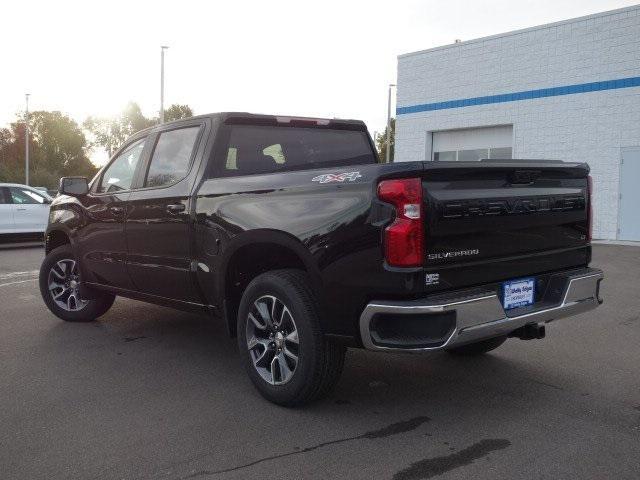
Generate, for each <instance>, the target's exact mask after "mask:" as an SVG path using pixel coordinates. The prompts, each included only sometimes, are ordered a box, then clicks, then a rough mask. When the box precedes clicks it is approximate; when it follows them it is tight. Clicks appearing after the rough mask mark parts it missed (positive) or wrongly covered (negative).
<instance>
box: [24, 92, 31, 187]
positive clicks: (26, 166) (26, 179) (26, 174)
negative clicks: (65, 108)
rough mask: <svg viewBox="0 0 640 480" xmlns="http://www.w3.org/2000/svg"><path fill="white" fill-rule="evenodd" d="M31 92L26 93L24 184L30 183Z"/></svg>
mask: <svg viewBox="0 0 640 480" xmlns="http://www.w3.org/2000/svg"><path fill="white" fill-rule="evenodd" d="M29 95H30V94H29V93H25V94H24V98H25V100H26V108H25V111H24V184H25V185H29Z"/></svg>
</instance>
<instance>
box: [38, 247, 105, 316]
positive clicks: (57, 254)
mask: <svg viewBox="0 0 640 480" xmlns="http://www.w3.org/2000/svg"><path fill="white" fill-rule="evenodd" d="M39 280H40V295H42V299H43V300H44V303H45V304H46V305H47V307H48V308H49V310H50V311H51V313H53V314H54V315H55V316H57V317H58V318H61V319H62V320H64V321H65V322H91V321H93V320H95V319H96V318H98V317H99V316H101V315H103V314H104V313H106V311H107V310H109V308H111V305H113V301H114V300H115V296H114V295H112V294H109V293H101V292H100V293H97V297H96V298H93V299H90V300H83V299H81V298H80V297H79V296H78V293H77V285H78V283H79V282H80V281H81V279H80V274H79V272H78V271H77V263H76V258H75V255H74V253H73V249H72V248H71V245H68V244H67V245H62V246H60V247H58V248H54V249H53V250H52V251H51V252H49V254H48V255H47V256H46V257H45V259H44V261H43V262H42V266H41V267H40V279H39ZM54 284H55V285H56V286H54V287H52V288H50V286H51V285H54ZM54 296H56V297H57V298H55V299H54ZM71 297H73V299H72V298H71ZM64 305H66V307H65V306H64Z"/></svg>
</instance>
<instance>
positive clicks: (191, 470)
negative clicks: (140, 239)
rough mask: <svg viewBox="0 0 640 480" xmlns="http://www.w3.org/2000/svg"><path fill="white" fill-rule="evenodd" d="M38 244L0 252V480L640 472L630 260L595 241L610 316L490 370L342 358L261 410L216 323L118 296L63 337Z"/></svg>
mask: <svg viewBox="0 0 640 480" xmlns="http://www.w3.org/2000/svg"><path fill="white" fill-rule="evenodd" d="M42 256H43V252H42V250H41V249H40V248H31V249H10V250H5V249H3V250H0V389H1V395H0V403H1V406H0V472H1V473H0V477H1V478H3V479H14V478H16V479H39V478H43V479H45V478H46V479H51V478H82V479H84V478H98V479H103V478H104V479H112V478H126V479H129V478H132V479H137V478H143V479H147V478H148V479H151V478H154V479H156V478H158V479H186V478H194V479H208V478H216V479H218V478H219V479H246V478H261V479H264V478H277V479H281V478H282V479H298V478H323V479H324V478H349V479H350V480H353V479H360V478H362V479H365V478H366V479H369V478H382V479H396V480H413V479H424V478H442V479H453V478H475V479H484V478H487V479H516V478H527V479H530V478H539V479H542V478H548V479H558V478H562V479H569V478H580V479H603V478H616V479H637V478H639V477H640V248H638V247H632V246H610V245H598V246H595V247H594V262H593V264H594V265H595V266H600V267H601V268H603V269H604V270H605V275H606V280H605V283H604V285H603V288H604V291H603V295H604V297H605V304H604V305H603V306H602V307H601V308H599V309H598V310H596V311H594V312H590V313H587V314H584V315H582V316H578V317H573V318H569V319H565V320H562V321H559V322H557V323H553V324H551V325H549V326H548V328H547V338H546V339H544V340H541V341H529V342H523V341H520V340H516V339H510V340H509V341H508V342H507V343H506V344H505V345H503V346H502V347H501V348H499V349H498V350H496V351H494V352H492V353H491V354H488V355H486V356H485V357H483V358H476V359H465V358H453V357H450V356H449V355H447V354H442V353H438V354H435V353H434V354H429V355H420V356H412V355H386V354H374V353H370V352H364V351H356V350H351V351H349V353H348V356H347V362H346V366H345V371H344V374H343V376H342V379H341V381H340V383H339V384H338V387H337V389H336V390H335V391H334V392H333V394H332V395H331V396H330V397H329V398H327V399H326V400H323V401H321V402H318V403H315V404H313V405H311V406H308V407H305V408H303V409H296V410H287V409H284V408H281V407H277V406H274V405H272V404H270V403H267V402H266V401H264V400H263V399H262V398H261V397H260V396H259V395H258V393H257V392H256V391H255V390H254V389H253V387H252V385H251V384H250V382H249V380H248V378H247V377H246V376H245V373H244V371H243V370H242V368H241V365H240V362H239V359H238V355H237V353H236V345H235V342H234V341H232V340H229V339H228V338H226V336H225V331H224V327H223V326H222V324H221V323H217V322H216V321H212V320H210V319H208V318H203V317H199V316H195V315H190V314H185V313H180V312H175V311H173V310H169V309H165V308H161V307H155V306H150V305H145V304H143V303H139V302H135V301H132V300H126V299H118V300H116V303H115V305H114V307H113V308H112V309H111V310H110V311H109V312H108V313H107V314H106V315H105V316H104V317H102V318H101V319H100V320H99V321H98V322H95V323H92V324H67V323H64V322H62V321H61V320H58V319H57V318H56V317H54V316H53V315H52V314H50V313H49V312H48V311H47V310H46V308H45V306H44V304H43V303H42V302H41V300H40V296H39V293H38V291H37V281H36V280H35V278H36V273H35V271H36V270H37V268H38V267H39V263H40V261H41V258H42Z"/></svg>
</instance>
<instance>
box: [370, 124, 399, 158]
mask: <svg viewBox="0 0 640 480" xmlns="http://www.w3.org/2000/svg"><path fill="white" fill-rule="evenodd" d="M395 137H396V119H395V118H392V119H391V138H390V139H389V143H390V144H391V150H390V155H389V161H390V162H393V159H394V154H395V146H396V138H395ZM374 140H375V144H376V148H377V149H378V156H379V157H380V161H381V162H385V161H386V158H387V129H386V128H385V129H384V132H383V133H381V134H380V133H379V134H378V135H377V136H376V138H375V139H374Z"/></svg>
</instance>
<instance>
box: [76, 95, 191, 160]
mask: <svg viewBox="0 0 640 480" xmlns="http://www.w3.org/2000/svg"><path fill="white" fill-rule="evenodd" d="M192 116H193V110H191V107H189V106H188V105H179V104H174V105H171V106H170V107H169V108H168V109H166V110H165V113H164V118H165V121H167V122H170V121H173V120H179V119H182V118H189V117H192ZM159 122H160V119H159V118H158V117H154V118H147V117H145V116H144V115H143V114H142V110H141V109H140V106H139V105H138V104H137V103H135V102H129V103H128V104H127V105H126V107H125V108H124V110H123V111H122V113H121V114H120V115H118V116H116V117H89V118H87V119H86V120H85V122H84V124H83V125H84V128H86V129H87V130H88V131H89V132H90V133H91V135H92V137H93V142H92V144H91V145H92V146H99V147H102V148H104V149H105V150H106V151H107V154H108V155H109V157H111V155H113V154H114V153H115V151H116V150H117V149H118V148H120V146H121V145H122V144H123V143H124V142H125V141H126V139H127V138H129V137H130V136H131V135H133V134H134V133H136V132H139V131H140V130H143V129H145V128H148V127H151V126H153V125H157V124H158V123H159Z"/></svg>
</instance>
